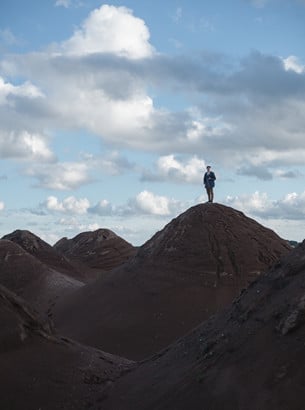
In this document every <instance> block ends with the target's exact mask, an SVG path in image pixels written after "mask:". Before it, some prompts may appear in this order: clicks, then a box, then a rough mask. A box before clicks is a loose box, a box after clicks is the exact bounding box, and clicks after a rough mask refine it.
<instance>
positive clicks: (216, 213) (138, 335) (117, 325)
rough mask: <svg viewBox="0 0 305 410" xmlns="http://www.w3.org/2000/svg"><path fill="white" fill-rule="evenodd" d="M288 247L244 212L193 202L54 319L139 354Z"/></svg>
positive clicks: (69, 330) (193, 321) (222, 299)
mask: <svg viewBox="0 0 305 410" xmlns="http://www.w3.org/2000/svg"><path fill="white" fill-rule="evenodd" d="M290 250H291V247H290V246H289V244H288V243H287V241H285V240H283V239H281V238H280V237H279V236H278V235H276V234H275V233H274V232H273V231H271V230H270V229H267V228H265V227H263V226H262V225H260V224H259V223H257V222H255V221H254V220H253V219H250V218H248V217H246V216H245V215H244V214H243V213H241V212H238V211H236V210H234V209H232V208H230V207H226V206H223V205H219V204H200V205H197V206H194V207H192V208H190V209H188V210H187V211H186V212H184V213H183V214H181V215H179V216H178V217H177V218H175V219H173V220H172V221H171V222H170V223H169V224H167V225H166V226H165V227H164V229H163V230H161V231H160V232H157V233H156V234H155V235H154V236H153V237H152V238H151V239H150V240H149V241H147V242H146V243H145V244H144V245H143V246H142V247H140V248H139V250H138V252H137V254H136V256H135V257H134V258H132V259H130V260H129V261H127V262H126V263H125V264H124V265H122V266H120V267H118V268H117V269H115V270H112V271H111V272H109V273H108V274H107V275H103V277H101V278H100V279H98V280H97V281H96V282H95V283H92V284H88V285H86V286H84V287H82V288H81V289H79V290H77V291H76V292H74V293H73V294H71V295H69V296H68V297H67V298H65V300H63V301H62V302H61V303H60V304H59V305H58V306H57V308H56V311H55V314H56V318H57V320H56V321H57V325H58V326H59V328H60V330H61V331H62V332H63V333H65V334H67V335H68V336H70V337H73V338H76V339H77V340H80V341H82V342H83V343H87V344H90V345H94V346H96V347H100V348H102V349H103V350H106V351H109V352H111V353H115V354H119V355H121V356H124V357H128V358H132V359H142V358H144V357H146V356H148V355H150V354H152V353H154V352H156V351H158V350H159V349H161V348H163V347H165V346H167V345H168V344H169V343H171V342H172V341H173V340H175V339H176V338H177V337H179V336H181V335H182V334H185V333H186V332H187V331H189V330H190V329H192V328H193V327H194V326H196V325H197V324H199V323H200V322H202V321H203V320H205V319H207V318H208V317H210V316H211V315H212V314H213V313H215V312H217V311H219V310H221V309H223V308H224V307H225V306H227V305H228V304H229V303H230V302H231V301H232V299H233V298H234V297H235V296H237V295H238V294H239V293H240V291H241V289H242V288H244V287H245V286H247V284H248V283H249V282H251V281H252V280H253V279H254V278H257V276H258V275H260V274H262V273H263V272H265V271H266V270H267V269H268V268H269V267H270V266H271V265H272V264H273V263H275V262H276V261H277V260H278V259H279V258H280V257H281V256H282V255H284V254H287V253H288V252H289V251H290Z"/></svg>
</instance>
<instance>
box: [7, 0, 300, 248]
mask: <svg viewBox="0 0 305 410" xmlns="http://www.w3.org/2000/svg"><path fill="white" fill-rule="evenodd" d="M304 21H305V1H304V0H290V1H288V0H253V1H251V0H233V1H224V0H222V1H221V0H214V1H192V0H191V1H190V0H189V1H184V0H183V1H166V2H165V1H159V0H155V1H128V0H127V1H125V2H122V1H112V2H109V3H103V2H100V1H95V0H88V1H85V0H57V1H56V0H45V1H43V2H42V1H38V0H35V1H34V0H28V1H26V2H24V1H21V0H2V1H1V4H0V166H1V169H0V188H1V189H0V234H1V236H2V235H4V234H7V233H9V232H11V231H13V230H15V229H28V230H30V231H32V232H33V233H35V234H36V235H38V236H40V237H41V238H43V239H44V240H46V241H47V242H49V243H51V244H53V243H54V242H56V241H57V240H58V239H60V238H62V237H63V236H67V237H69V238H70V237H73V236H75V235H76V234H78V233H79V232H83V231H87V230H94V229H98V228H109V229H112V230H113V231H114V232H116V233H117V234H118V235H120V236H122V237H123V238H125V239H126V240H128V241H130V242H131V243H132V244H134V245H141V244H143V243H144V242H145V241H146V240H147V239H149V238H150V237H151V236H152V235H153V234H154V233H155V232H156V231H157V230H160V229H162V228H163V227H164V225H165V224H166V223H168V222H169V221H170V220H171V219H172V218H174V217H175V216H177V215H178V214H180V213H181V212H183V211H185V210H186V209H188V208H189V207H190V206H193V205H195V204H198V203H200V202H205V201H206V194H205V192H204V189H203V186H202V176H203V173H204V170H205V167H206V165H208V164H209V165H212V168H213V170H214V172H215V173H216V177H217V181H216V188H215V200H216V202H219V203H222V204H225V205H228V206H232V207H233V208H235V209H238V210H240V211H242V212H244V213H245V214H246V215H248V216H250V217H252V218H254V219H256V220H257V221H259V222H260V223H262V224H263V225H265V226H268V227H270V228H271V229H273V230H275V231H276V232H277V233H278V234H279V235H280V236H282V237H283V238H287V239H294V240H299V241H300V240H303V239H304V236H305V235H304V232H305V229H304V228H305V222H304V216H305V188H304V174H305V138H304V137H305V47H304V41H303V39H304V38H305V25H304Z"/></svg>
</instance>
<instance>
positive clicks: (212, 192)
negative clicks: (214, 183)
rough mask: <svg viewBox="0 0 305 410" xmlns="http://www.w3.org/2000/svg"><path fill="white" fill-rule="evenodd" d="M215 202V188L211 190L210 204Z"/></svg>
mask: <svg viewBox="0 0 305 410" xmlns="http://www.w3.org/2000/svg"><path fill="white" fill-rule="evenodd" d="M213 200H214V191H213V188H211V190H210V202H213Z"/></svg>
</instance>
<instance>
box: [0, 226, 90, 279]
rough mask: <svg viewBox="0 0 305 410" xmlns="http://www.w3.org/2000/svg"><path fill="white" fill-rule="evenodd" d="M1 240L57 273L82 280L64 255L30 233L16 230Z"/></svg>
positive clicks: (76, 269)
mask: <svg viewBox="0 0 305 410" xmlns="http://www.w3.org/2000/svg"><path fill="white" fill-rule="evenodd" d="M2 239H6V240H10V241H12V242H14V243H17V244H18V245H19V246H21V247H22V248H23V249H24V250H25V251H27V252H28V253H30V254H31V255H33V256H34V257H35V258H37V259H38V260H40V262H42V263H44V264H45V265H47V266H49V267H50V268H52V269H54V270H56V271H57V272H62V273H64V274H65V275H69V276H71V277H73V278H75V279H78V280H82V279H83V275H82V272H81V271H79V269H78V268H77V267H76V266H73V265H72V264H71V263H70V262H69V260H68V259H67V258H66V257H65V256H64V255H62V254H61V253H59V252H57V251H56V249H54V248H53V247H52V246H51V245H49V244H48V243H47V242H45V241H43V240H42V239H41V238H39V237H38V236H36V235H34V234H33V233H32V232H30V231H27V230H20V229H17V230H16V231H14V232H12V233H10V234H7V235H5V236H3V238H2Z"/></svg>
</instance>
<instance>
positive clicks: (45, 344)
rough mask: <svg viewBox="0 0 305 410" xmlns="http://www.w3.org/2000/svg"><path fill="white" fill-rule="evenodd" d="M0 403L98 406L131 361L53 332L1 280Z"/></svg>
mask: <svg viewBox="0 0 305 410" xmlns="http://www.w3.org/2000/svg"><path fill="white" fill-rule="evenodd" d="M0 323H1V332H0V363H1V366H0V386H1V389H0V408H1V409H3V410H20V409H22V410H38V409H41V410H84V409H88V408H91V409H92V408H93V407H92V406H93V400H94V401H95V403H94V409H96V410H98V409H100V408H101V407H100V405H99V403H101V401H102V400H103V398H104V397H105V391H107V389H109V388H111V385H112V384H113V382H114V380H115V379H116V378H117V377H119V376H120V375H121V374H122V373H123V372H125V371H126V370H127V369H129V368H130V367H132V366H133V363H131V362H129V361H127V360H125V359H121V358H117V357H114V356H112V355H109V354H107V353H104V352H101V351H97V350H95V349H92V348H88V347H85V346H81V345H79V344H77V343H75V342H73V341H71V340H68V339H63V338H60V337H58V336H56V335H54V334H53V333H52V330H51V329H50V326H49V325H48V324H47V323H43V322H42V321H41V319H40V318H39V317H38V316H37V315H36V314H34V313H33V312H32V311H31V309H30V308H29V306H28V305H27V304H26V303H25V302H24V301H22V299H20V298H18V297H17V296H15V295H14V294H13V293H12V292H9V291H8V290H7V289H5V288H4V287H3V286H1V285H0Z"/></svg>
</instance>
